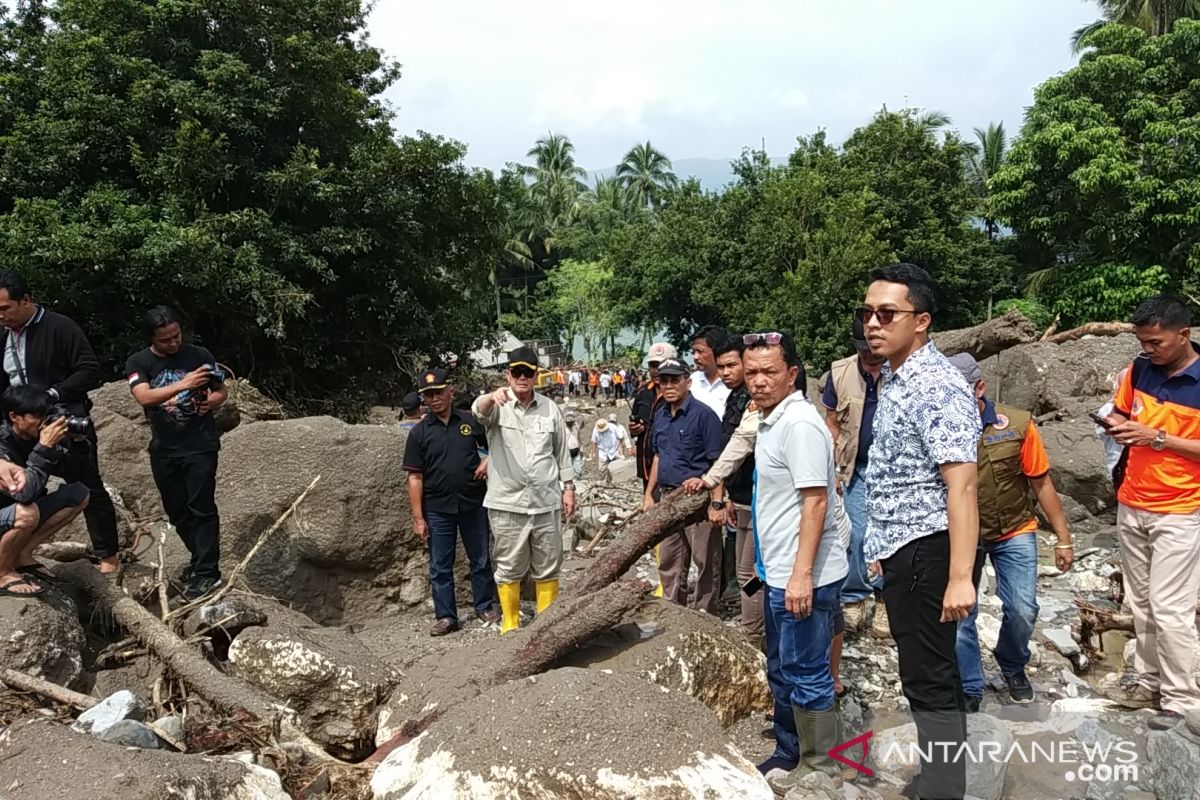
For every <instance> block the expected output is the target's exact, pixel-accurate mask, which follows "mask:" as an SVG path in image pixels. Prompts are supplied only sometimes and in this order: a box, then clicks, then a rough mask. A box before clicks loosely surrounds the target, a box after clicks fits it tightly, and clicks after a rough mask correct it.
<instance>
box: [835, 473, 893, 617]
mask: <svg viewBox="0 0 1200 800" xmlns="http://www.w3.org/2000/svg"><path fill="white" fill-rule="evenodd" d="M842 491H843V495H842V497H843V499H844V500H845V502H846V514H847V515H848V516H849V517H850V552H849V554H848V556H849V559H850V574H848V575H847V576H846V582H845V583H844V584H842V597H841V600H842V602H843V603H857V602H858V601H860V600H865V599H867V598H868V597H870V596H871V595H872V594H874V593H875V592H878V591H879V590H880V589H882V588H883V576H877V577H876V578H875V580H874V581H872V580H871V579H870V578H869V577H868V576H867V562H866V561H865V560H864V559H863V542H864V541H865V540H866V538H867V467H866V465H865V464H860V465H858V466H855V468H854V475H852V476H851V478H850V483H849V484H848V485H846V486H843V487H842Z"/></svg>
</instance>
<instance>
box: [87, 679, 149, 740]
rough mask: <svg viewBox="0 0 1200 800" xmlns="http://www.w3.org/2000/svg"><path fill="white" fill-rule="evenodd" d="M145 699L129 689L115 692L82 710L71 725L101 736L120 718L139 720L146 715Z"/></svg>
mask: <svg viewBox="0 0 1200 800" xmlns="http://www.w3.org/2000/svg"><path fill="white" fill-rule="evenodd" d="M147 710H148V706H147V705H146V701H145V700H143V699H142V698H140V697H138V696H137V695H136V694H134V693H133V692H130V691H126V690H122V691H119V692H115V693H113V694H111V695H109V696H108V697H106V698H104V699H103V700H101V701H100V702H99V703H97V704H96V705H94V706H92V707H91V708H89V709H88V710H87V711H84V712H83V713H82V714H80V715H79V717H78V718H77V719H76V720H75V722H74V724H72V725H71V727H72V728H74V729H75V730H76V731H78V732H80V733H90V734H92V735H93V736H103V735H104V732H105V731H107V730H108V729H109V728H111V727H112V726H113V725H116V724H117V723H118V722H120V721H122V720H127V719H129V720H135V721H139V722H140V721H141V720H143V719H145V717H146V711H147Z"/></svg>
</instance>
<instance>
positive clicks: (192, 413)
mask: <svg viewBox="0 0 1200 800" xmlns="http://www.w3.org/2000/svg"><path fill="white" fill-rule="evenodd" d="M216 363H217V360H216V359H215V358H213V354H212V353H210V352H208V351H207V350H205V349H204V348H203V347H197V346H196V345H194V344H185V345H184V346H183V347H181V348H179V352H178V353H175V354H174V355H169V356H160V355H158V354H157V353H155V352H154V351H153V350H151V349H150V348H149V347H147V348H146V349H145V350H143V351H141V352H140V353H134V354H133V355H132V356H130V357H129V360H128V361H126V362H125V376H126V377H127V378H128V380H129V388H130V390H132V389H133V387H134V386H137V385H138V384H139V383H144V384H147V385H148V386H149V387H150V388H151V389H161V388H163V387H164V386H169V385H170V384H172V383H175V382H176V381H179V380H181V379H182V378H183V376H185V375H187V374H188V373H189V372H191V371H192V370H194V369H196V368H197V367H200V366H203V365H205V364H213V365H215V364H216ZM219 385H221V384H214V386H213V388H215V387H216V386H219ZM204 391H205V390H204V389H199V390H190V391H189V390H185V391H182V392H180V393H179V394H177V395H175V396H174V397H172V398H171V399H170V400H168V401H166V402H165V403H162V404H161V405H157V406H147V407H146V408H145V409H144V410H145V412H146V419H148V420H149V421H150V431H151V439H150V452H152V453H157V454H159V455H169V456H186V455H195V454H197V453H211V452H213V451H215V450H220V449H221V437H220V433H219V432H218V431H217V423H216V421H215V420H214V419H213V415H212V414H201V413H200V401H201V400H202V399H203V396H204Z"/></svg>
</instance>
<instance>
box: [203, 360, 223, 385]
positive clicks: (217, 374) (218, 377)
mask: <svg viewBox="0 0 1200 800" xmlns="http://www.w3.org/2000/svg"><path fill="white" fill-rule="evenodd" d="M204 366H206V367H208V383H207V384H205V385H204V386H202V387H201V388H200V390H201V391H204V392H207V391H208V390H209V389H212V388H213V386H215V385H217V384H221V383H224V382H225V378H226V377H227V376H226V375H225V370H223V369H221V368H220V367H219V366H217V365H216V364H205V365H204Z"/></svg>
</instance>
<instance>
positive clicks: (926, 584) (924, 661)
mask: <svg viewBox="0 0 1200 800" xmlns="http://www.w3.org/2000/svg"><path fill="white" fill-rule="evenodd" d="M949 580H950V534H949V533H948V532H946V531H941V532H939V533H933V534H930V535H929V536H924V537H922V538H920V539H916V540H915V541H912V542H909V543H908V544H906V545H904V546H903V547H901V548H900V549H899V550H897V551H896V552H895V553H893V554H892V555H891V556H890V557H888V558H886V559H884V560H883V602H884V604H885V605H886V606H887V613H888V623H889V624H890V626H891V629H892V638H894V639H895V640H896V651H897V654H898V655H899V657H900V685H901V687H902V688H903V689H904V696H905V697H907V698H908V703H909V707H910V708H911V710H912V715H913V720H914V721H915V722H916V723H917V742H918V746H919V747H920V748H921V750H922V751H923V752H929V751H930V750H932V754H933V758H932V759H931V760H930V761H928V762H923V763H922V766H921V774H920V776H919V778H918V784H917V788H918V796H920V797H922V798H927V799H928V798H950V797H955V798H961V797H962V796H963V793H964V792H965V791H966V780H967V772H966V760H965V759H962V758H958V759H956V758H955V757H954V756H955V754H956V753H957V752H958V750H959V749H960V748H961V744H962V742H963V741H965V740H966V736H967V723H966V713H965V711H966V703H965V701H964V700H963V693H962V686H961V683H960V678H959V673H958V659H957V658H956V656H955V649H954V645H955V639H956V637H957V633H958V625H957V624H956V623H954V622H942V621H941V616H942V597H943V595H945V593H946V584H947V583H948V582H949ZM947 759H948V760H947Z"/></svg>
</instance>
